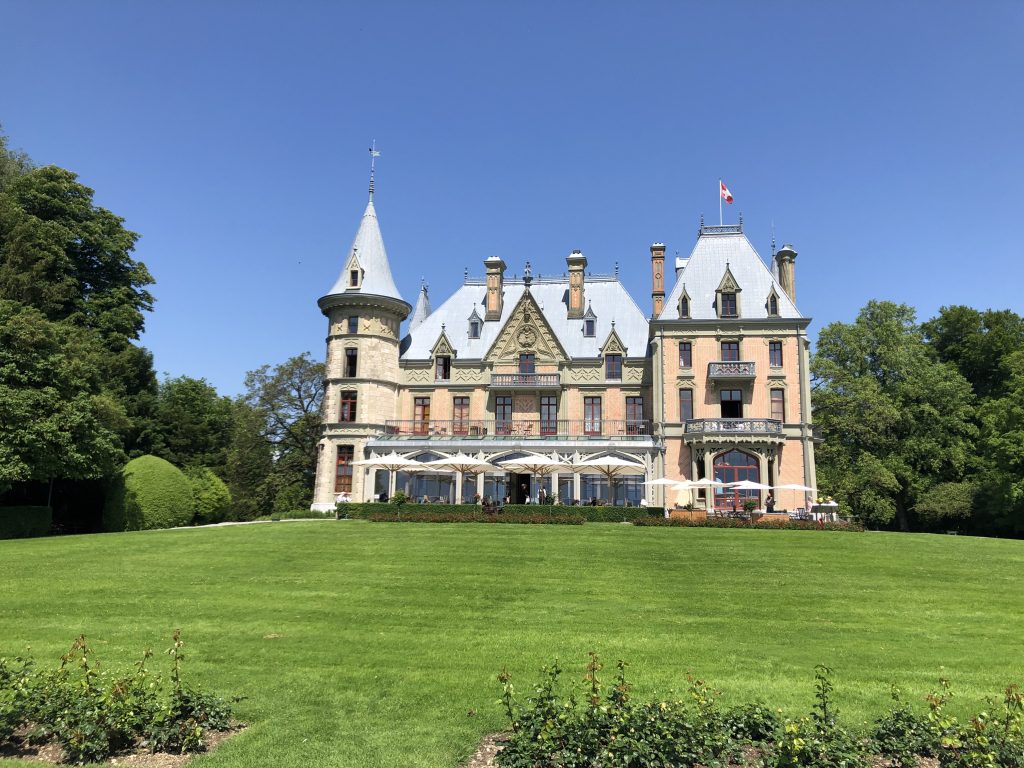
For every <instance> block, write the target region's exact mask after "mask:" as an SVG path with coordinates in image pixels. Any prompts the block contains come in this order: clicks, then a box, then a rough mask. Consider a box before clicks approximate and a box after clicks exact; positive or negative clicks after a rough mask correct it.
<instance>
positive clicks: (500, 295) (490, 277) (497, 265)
mask: <svg viewBox="0 0 1024 768" xmlns="http://www.w3.org/2000/svg"><path fill="white" fill-rule="evenodd" d="M484 266H485V267H486V268H487V311H486V313H485V314H484V320H498V319H499V318H500V317H501V307H502V304H503V302H504V297H505V262H504V261H502V259H501V257H500V256H491V257H489V258H487V259H484Z"/></svg>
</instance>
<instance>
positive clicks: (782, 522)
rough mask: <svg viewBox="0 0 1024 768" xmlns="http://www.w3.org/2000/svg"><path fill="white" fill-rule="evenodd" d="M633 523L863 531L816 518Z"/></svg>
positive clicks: (648, 520)
mask: <svg viewBox="0 0 1024 768" xmlns="http://www.w3.org/2000/svg"><path fill="white" fill-rule="evenodd" d="M633 525H650V526H666V527H669V528H758V529H761V530H772V529H774V530H787V531H857V532H859V531H863V530H864V527H863V526H862V525H860V524H858V523H846V522H822V521H815V520H788V519H785V518H769V519H762V520H758V521H756V522H753V523H751V522H748V521H746V520H740V519H736V518H732V517H708V518H695V519H693V520H689V519H687V518H683V517H670V518H668V519H667V520H666V519H665V518H653V517H652V518H646V517H644V518H638V519H636V520H634V521H633Z"/></svg>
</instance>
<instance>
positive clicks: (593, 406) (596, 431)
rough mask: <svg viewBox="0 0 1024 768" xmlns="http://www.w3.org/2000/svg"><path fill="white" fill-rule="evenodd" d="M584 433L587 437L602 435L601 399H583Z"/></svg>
mask: <svg viewBox="0 0 1024 768" xmlns="http://www.w3.org/2000/svg"><path fill="white" fill-rule="evenodd" d="M583 433H584V434H586V435H600V434H601V398H600V397H584V398H583Z"/></svg>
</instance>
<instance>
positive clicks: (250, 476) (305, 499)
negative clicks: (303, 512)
mask: <svg viewBox="0 0 1024 768" xmlns="http://www.w3.org/2000/svg"><path fill="white" fill-rule="evenodd" d="M245 387H246V393H245V394H244V395H243V396H242V397H241V398H240V403H239V407H240V408H241V411H239V412H237V413H236V428H235V437H234V440H233V444H232V448H231V451H230V458H229V461H228V478H229V481H228V484H229V486H230V488H231V494H232V497H233V498H234V499H235V506H236V508H237V509H239V510H240V514H247V515H248V514H251V513H253V512H256V511H257V510H258V511H259V514H267V513H268V512H270V511H272V510H274V509H275V503H277V501H278V499H280V501H281V503H282V504H287V506H288V507H289V508H292V507H294V506H295V505H297V504H303V505H308V504H309V503H310V501H311V500H312V494H313V482H314V479H315V476H316V459H317V444H318V443H319V440H320V408H321V403H322V400H323V394H324V365H323V363H319V362H316V361H314V360H313V359H312V357H311V356H310V354H309V353H308V352H305V353H303V354H301V355H298V356H296V357H293V358H291V359H289V360H286V361H285V362H284V363H282V364H281V365H278V366H275V367H273V368H272V367H271V366H269V365H264V366H261V367H260V368H258V369H256V370H255V371H251V372H249V373H248V374H247V375H246V377H245ZM268 457H269V460H270V461H271V467H272V468H271V470H270V471H269V472H266V473H263V474H262V475H261V474H260V472H261V468H262V467H264V466H265V462H266V461H267V459H268ZM257 477H258V478H259V479H257ZM254 483H258V487H257V486H256V485H254ZM279 511H280V510H279Z"/></svg>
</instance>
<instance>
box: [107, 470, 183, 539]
mask: <svg viewBox="0 0 1024 768" xmlns="http://www.w3.org/2000/svg"><path fill="white" fill-rule="evenodd" d="M193 509H194V502H193V499H192V488H191V487H190V486H189V482H188V479H187V478H186V477H185V475H184V473H182V471H181V470H180V469H178V468H177V467H176V466H174V465H173V464H171V463H170V462H169V461H164V460H163V459H161V458H159V457H157V456H139V457H138V458H137V459H132V460H131V461H129V462H128V463H127V464H126V465H125V466H124V469H122V470H121V472H120V474H118V476H117V477H116V478H115V479H114V481H113V483H112V484H111V488H110V492H109V493H108V495H107V503H106V505H105V506H104V508H103V529H104V530H105V531H137V530H143V529H151V528H176V527H178V526H182V525H188V524H189V523H190V522H191V521H192V513H193Z"/></svg>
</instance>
